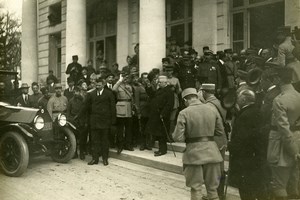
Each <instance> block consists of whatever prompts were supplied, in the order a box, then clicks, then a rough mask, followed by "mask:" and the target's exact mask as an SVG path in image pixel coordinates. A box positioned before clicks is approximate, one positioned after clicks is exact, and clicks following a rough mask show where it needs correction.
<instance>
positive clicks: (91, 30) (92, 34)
mask: <svg viewBox="0 0 300 200" xmlns="http://www.w3.org/2000/svg"><path fill="white" fill-rule="evenodd" d="M89 28H90V30H89V31H90V37H93V36H94V24H90V25H89Z"/></svg>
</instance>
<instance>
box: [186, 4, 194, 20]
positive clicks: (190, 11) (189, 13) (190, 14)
mask: <svg viewBox="0 0 300 200" xmlns="http://www.w3.org/2000/svg"><path fill="white" fill-rule="evenodd" d="M187 5H188V16H189V17H192V16H193V0H188V2H187Z"/></svg>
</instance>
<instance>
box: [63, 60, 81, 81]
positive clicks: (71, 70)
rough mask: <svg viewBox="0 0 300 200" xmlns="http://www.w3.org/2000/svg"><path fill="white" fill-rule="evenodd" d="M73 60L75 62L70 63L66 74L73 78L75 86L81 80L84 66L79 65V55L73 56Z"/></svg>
mask: <svg viewBox="0 0 300 200" xmlns="http://www.w3.org/2000/svg"><path fill="white" fill-rule="evenodd" d="M72 60H73V62H72V63H70V64H69V65H68V67H67V71H66V74H69V75H70V76H69V77H71V78H72V79H73V80H74V82H75V85H76V84H77V81H79V78H80V73H81V70H82V66H81V64H79V63H78V56H77V55H74V56H72Z"/></svg>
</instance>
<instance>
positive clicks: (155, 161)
mask: <svg viewBox="0 0 300 200" xmlns="http://www.w3.org/2000/svg"><path fill="white" fill-rule="evenodd" d="M174 144H175V143H174ZM183 145H185V144H182V143H181V144H180V143H176V144H175V145H174V148H175V146H176V150H179V149H180V148H184V147H183ZM157 150H158V149H157V148H153V149H152V151H149V150H144V151H140V150H139V149H138V148H135V150H134V151H127V150H123V151H122V152H121V154H118V153H117V150H116V149H110V152H109V156H110V157H111V158H115V159H120V160H123V161H127V162H131V163H135V164H139V165H143V166H147V167H151V168H155V169H159V170H162V171H165V172H171V173H175V174H180V175H182V174H183V172H182V155H183V153H182V152H179V151H176V157H174V154H173V152H172V151H168V152H167V154H165V155H163V156H158V157H155V156H154V151H157ZM225 170H228V161H225ZM228 195H229V196H234V197H235V199H236V198H237V199H239V198H238V197H239V194H238V191H237V189H235V188H232V187H228Z"/></svg>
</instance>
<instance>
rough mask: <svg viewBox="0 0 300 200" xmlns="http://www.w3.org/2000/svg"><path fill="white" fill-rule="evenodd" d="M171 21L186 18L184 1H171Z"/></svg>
mask: <svg viewBox="0 0 300 200" xmlns="http://www.w3.org/2000/svg"><path fill="white" fill-rule="evenodd" d="M170 2H171V21H174V20H178V19H183V18H184V1H182V0H171V1H170Z"/></svg>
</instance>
